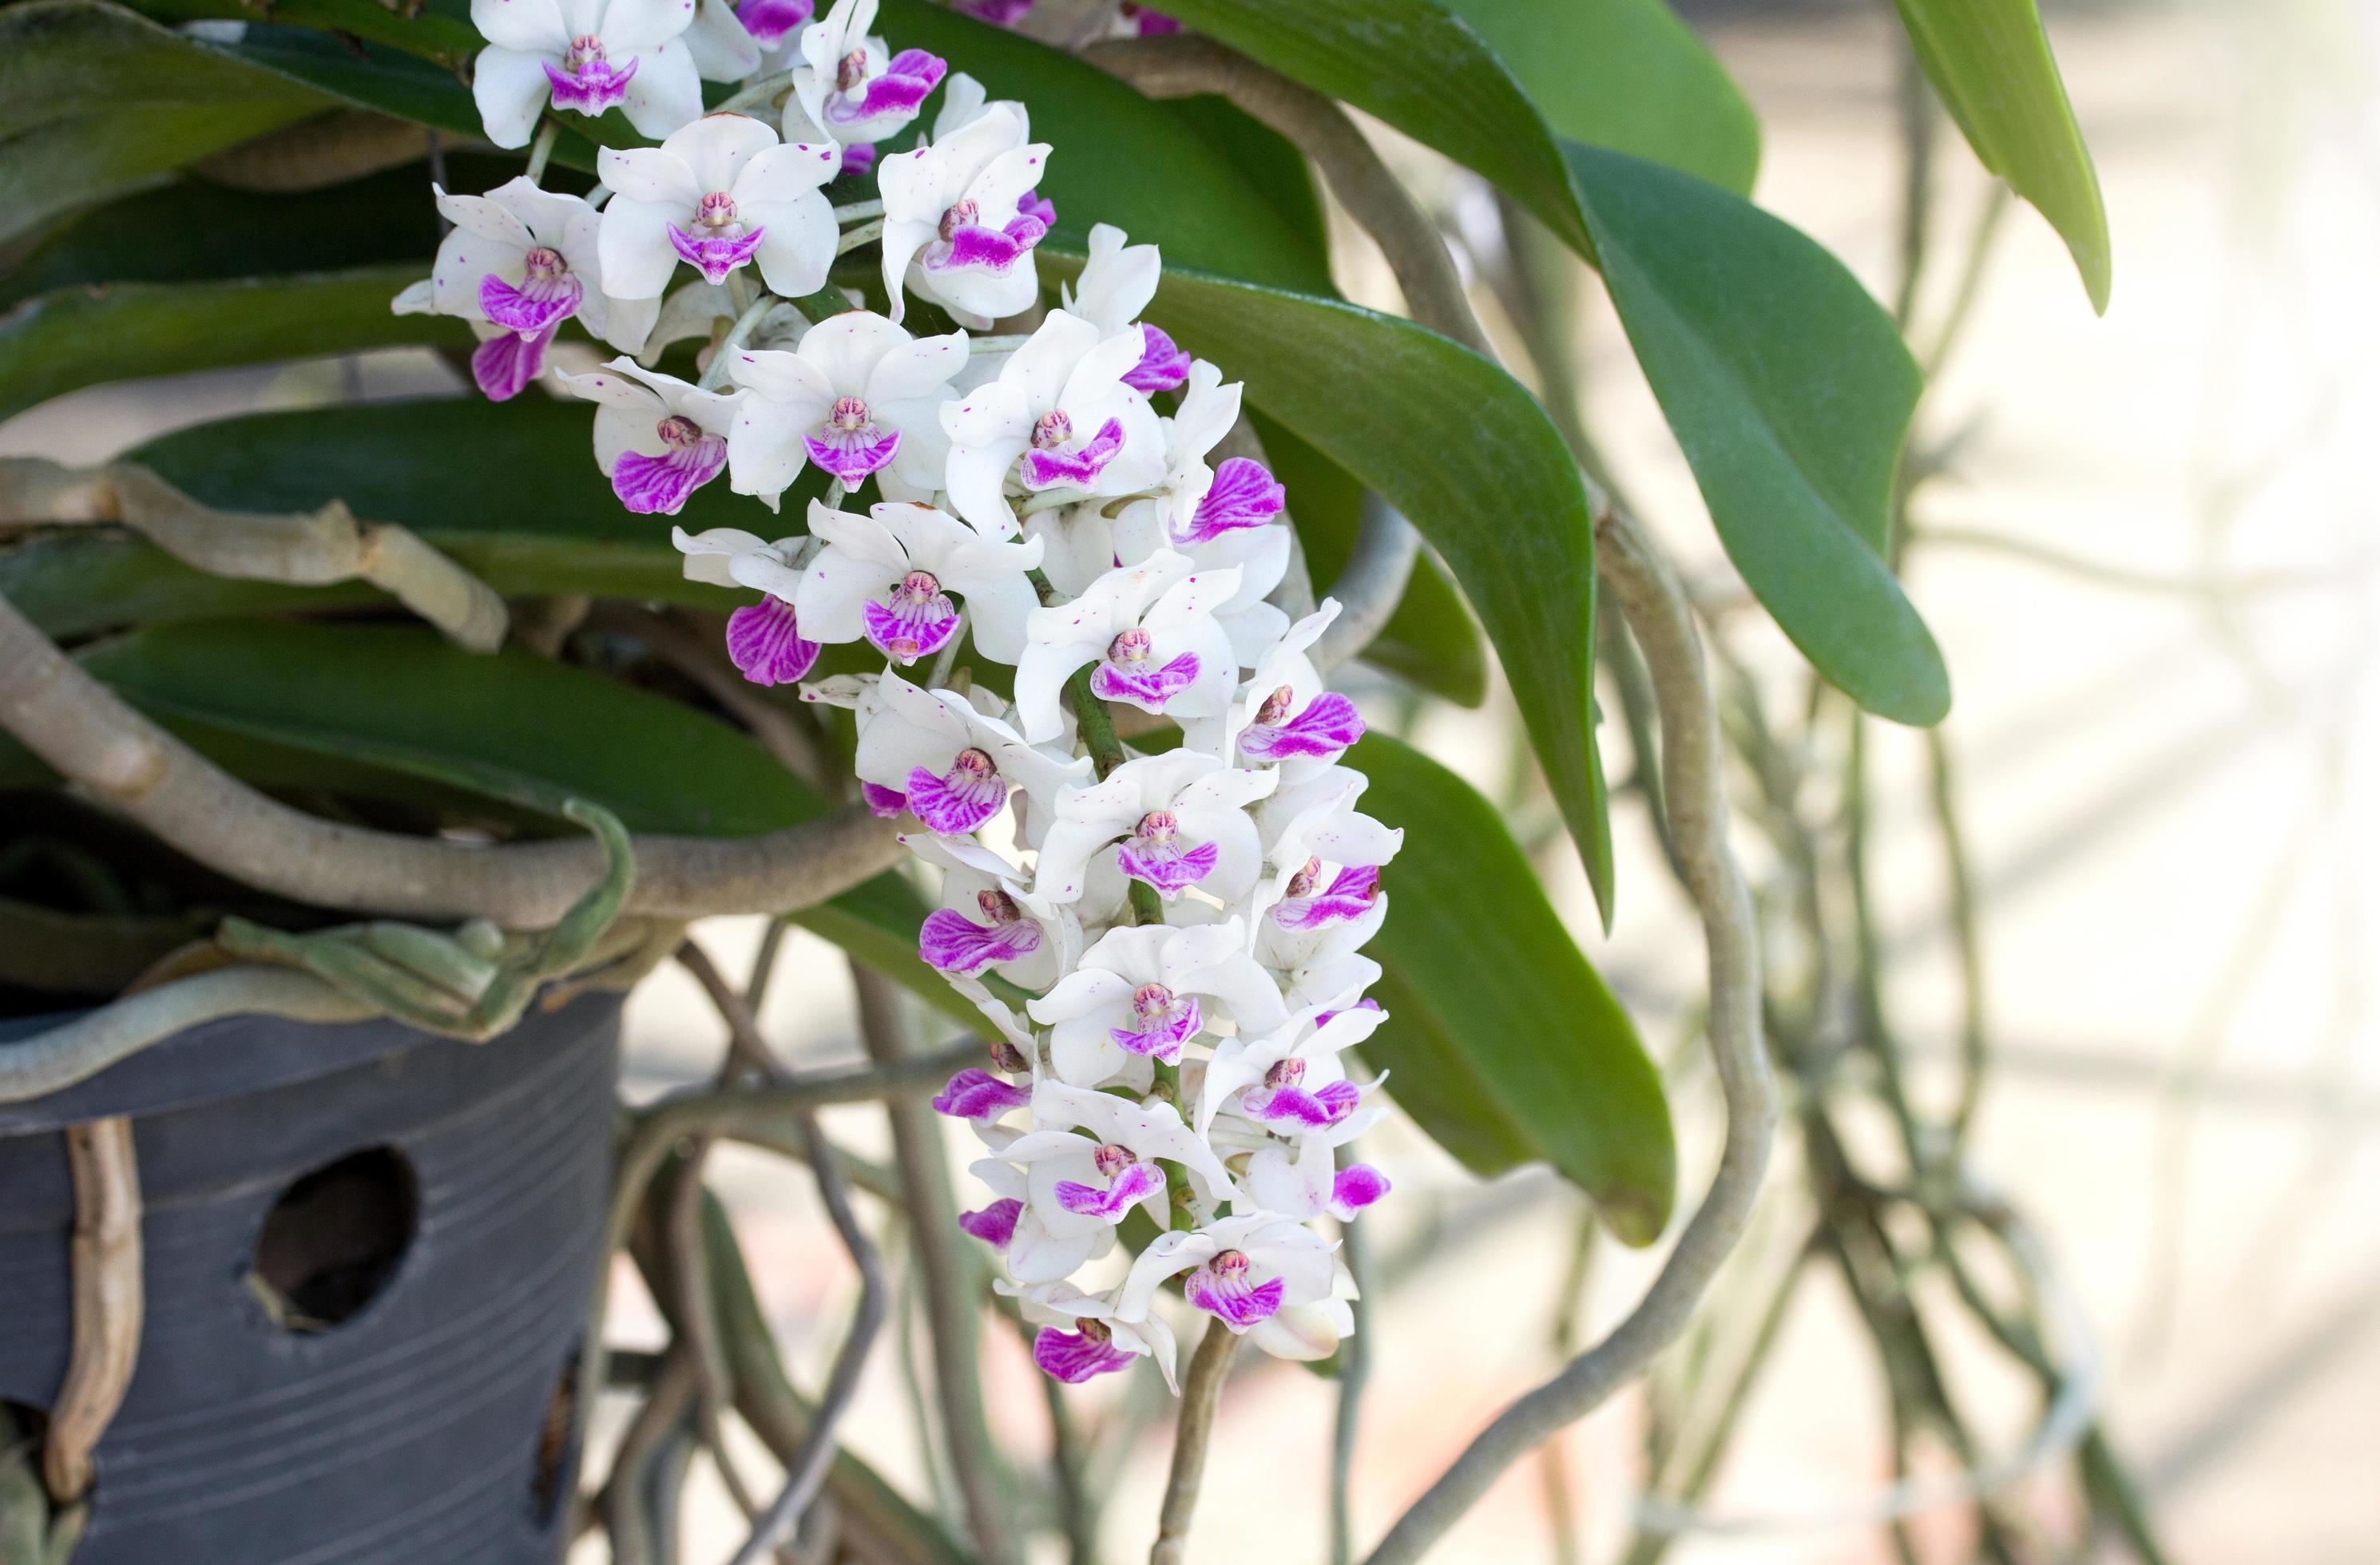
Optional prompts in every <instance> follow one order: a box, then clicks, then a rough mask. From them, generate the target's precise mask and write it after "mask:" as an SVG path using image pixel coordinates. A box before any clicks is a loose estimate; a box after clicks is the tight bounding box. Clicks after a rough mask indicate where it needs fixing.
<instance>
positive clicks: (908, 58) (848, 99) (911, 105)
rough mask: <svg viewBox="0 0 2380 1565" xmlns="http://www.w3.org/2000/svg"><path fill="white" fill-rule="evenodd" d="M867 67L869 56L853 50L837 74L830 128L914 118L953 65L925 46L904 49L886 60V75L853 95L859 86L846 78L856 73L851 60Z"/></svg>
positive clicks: (829, 110) (830, 106)
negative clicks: (919, 106) (864, 122)
mask: <svg viewBox="0 0 2380 1565" xmlns="http://www.w3.org/2000/svg"><path fill="white" fill-rule="evenodd" d="M853 58H856V59H857V60H858V61H859V62H860V67H859V68H860V69H861V70H862V71H864V70H865V69H866V68H867V60H868V56H867V55H864V54H860V53H859V52H858V51H856V50H855V51H853V53H852V55H850V56H846V57H845V59H844V67H846V68H845V69H840V70H838V71H837V72H836V74H835V85H836V91H835V93H834V95H833V96H832V97H831V98H829V99H828V100H827V104H826V118H827V124H828V126H829V127H834V126H838V125H858V124H860V123H862V122H863V121H866V120H871V119H883V118H891V117H893V116H896V115H897V116H898V117H900V118H901V119H904V120H907V119H913V118H915V117H916V116H917V105H918V104H920V103H924V102H925V101H926V99H927V96H928V95H929V94H930V93H931V92H932V91H933V90H934V89H935V88H937V87H939V86H941V80H942V73H943V72H945V71H947V70H948V69H949V68H950V67H949V66H947V65H945V64H944V63H943V62H942V60H941V58H940V57H939V56H937V55H929V54H928V53H926V51H924V50H923V49H904V50H902V51H901V52H900V53H899V54H897V55H893V56H892V59H890V60H888V61H887V62H885V66H884V74H883V75H882V76H880V77H877V78H876V79H873V80H870V81H868V83H867V85H866V86H865V87H864V88H862V89H861V91H860V94H859V96H858V98H856V99H854V98H853V97H852V96H851V92H852V89H854V88H856V87H859V86H860V83H859V81H858V80H856V79H846V78H848V77H852V76H854V75H855V73H853V72H851V71H849V70H848V68H847V67H849V66H850V64H851V60H852V59H853Z"/></svg>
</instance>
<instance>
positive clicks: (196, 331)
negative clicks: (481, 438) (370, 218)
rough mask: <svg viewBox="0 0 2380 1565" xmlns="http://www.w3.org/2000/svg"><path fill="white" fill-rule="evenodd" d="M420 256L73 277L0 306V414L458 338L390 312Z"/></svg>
mask: <svg viewBox="0 0 2380 1565" xmlns="http://www.w3.org/2000/svg"><path fill="white" fill-rule="evenodd" d="M421 275H422V268H421V267H419V265H408V266H376V267H364V268H359V269H358V270H354V271H347V272H319V273H297V274H294V275H291V276H286V277H266V278H257V277H242V278H234V279H228V280H225V281H222V282H212V283H178V284H158V283H125V284H112V285H105V286H102V287H71V288H60V289H55V290H52V291H51V292H49V293H45V294H37V295H35V296H33V297H30V298H26V299H20V300H18V303H17V304H16V305H15V306H14V307H13V308H12V309H9V310H8V312H7V313H6V314H5V315H0V418H6V417H7V416H8V415H10V414H12V413H18V412H21V411H23V410H24V409H25V408H28V407H30V406H33V405H35V404H36V403H40V402H46V401H47V400H49V399H50V398H51V397H54V396H62V395H64V394H66V393H67V392H70V391H77V390H79V389H81V388H82V387H84V386H91V385H98V384H101V383H103V382H108V381H128V380H135V379H138V378H140V377H141V376H145V375H178V374H182V373H185V372H186V371H188V370H218V369H222V368H225V366H228V365H234V364H257V363H262V362H265V361H268V360H271V359H276V358H310V357H314V356H318V355H323V354H335V353H351V352H354V351H355V350H357V349H358V348H367V347H386V346H391V345H394V344H399V343H446V344H452V345H455V346H468V345H469V343H470V340H471V337H470V333H469V332H468V330H466V329H465V328H464V326H463V324H462V322H460V321H446V320H440V319H438V318H436V317H433V316H427V315H393V314H391V313H390V312H389V308H388V302H389V300H390V299H392V298H394V297H396V294H397V291H398V290H399V289H401V288H403V287H405V286H406V285H407V284H409V283H413V282H417V281H419V279H420V277H421Z"/></svg>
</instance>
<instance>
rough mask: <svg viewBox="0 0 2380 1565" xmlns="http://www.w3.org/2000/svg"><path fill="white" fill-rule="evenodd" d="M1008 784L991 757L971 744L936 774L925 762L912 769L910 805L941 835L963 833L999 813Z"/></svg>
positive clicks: (960, 834)
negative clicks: (1001, 777) (949, 766)
mask: <svg viewBox="0 0 2380 1565" xmlns="http://www.w3.org/2000/svg"><path fill="white" fill-rule="evenodd" d="M1007 799H1008V784H1007V783H1005V782H1002V781H1001V780H1000V769H999V768H998V767H996V766H994V765H993V764H992V760H991V758H990V756H988V755H986V754H985V753H984V752H983V751H981V750H978V749H976V748H974V747H973V746H969V747H968V748H966V749H964V750H961V751H960V752H959V753H958V758H956V759H955V760H953V761H952V762H951V769H950V770H948V771H946V772H944V773H942V774H941V776H939V777H937V776H935V775H934V774H933V773H932V772H930V771H928V770H926V769H925V768H924V767H922V766H917V767H911V768H910V769H909V809H910V812H911V813H912V814H914V815H916V816H917V819H919V820H921V821H923V822H925V825H926V830H928V831H932V832H934V833H936V834H937V835H939V836H944V837H964V836H966V835H968V834H969V833H971V832H973V831H976V830H977V829H978V828H980V827H981V826H982V825H983V823H984V822H985V821H987V820H990V819H991V818H992V817H993V816H995V815H998V814H999V813H1000V807H1001V806H1002V804H1004V803H1006V802H1007Z"/></svg>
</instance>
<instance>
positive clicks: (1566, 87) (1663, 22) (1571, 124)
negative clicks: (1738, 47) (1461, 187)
mask: <svg viewBox="0 0 2380 1565" xmlns="http://www.w3.org/2000/svg"><path fill="white" fill-rule="evenodd" d="M1440 3H1441V4H1442V5H1444V6H1445V7H1446V8H1447V9H1448V10H1450V11H1451V12H1453V13H1454V14H1455V15H1456V16H1458V17H1461V18H1463V20H1464V21H1466V22H1469V23H1470V24H1471V26H1472V28H1473V30H1475V31H1476V32H1477V33H1478V34H1479V36H1480V37H1481V38H1482V39H1483V40H1485V41H1486V42H1487V44H1488V47H1489V48H1491V49H1493V50H1494V51H1495V52H1496V54H1497V55H1498V57H1499V58H1500V59H1502V60H1503V62H1504V63H1505V64H1506V65H1507V66H1510V67H1512V74H1513V75H1514V76H1516V77H1518V78H1519V79H1520V82H1521V85H1522V86H1523V87H1524V88H1525V89H1527V91H1528V94H1529V97H1530V98H1531V100H1532V101H1534V102H1535V103H1536V105H1537V108H1538V110H1539V112H1540V113H1542V114H1543V115H1545V117H1546V123H1547V124H1548V125H1549V126H1551V127H1553V129H1554V131H1555V133H1556V134H1557V135H1560V136H1566V137H1568V138H1569V139H1570V140H1573V141H1584V142H1585V143H1587V144H1588V145H1589V146H1595V147H1609V148H1612V149H1613V150H1614V151H1617V152H1631V153H1633V154H1634V155H1636V156H1637V157H1640V158H1650V159H1652V160H1653V161H1654V162H1655V163H1665V164H1669V165H1670V167H1671V168H1676V169H1682V170H1684V171H1685V172H1686V173H1688V174H1691V175H1694V176H1695V177H1697V178H1700V179H1707V180H1709V181H1710V182H1711V183H1712V184H1714V185H1723V186H1725V187H1727V188H1729V189H1730V190H1733V191H1735V192H1736V193H1737V194H1739V195H1749V194H1751V192H1752V179H1753V176H1754V175H1755V174H1757V173H1758V172H1759V170H1760V122H1759V120H1758V119H1756V118H1755V117H1754V115H1753V113H1752V105H1751V104H1749V103H1745V102H1744V101H1743V93H1742V92H1740V91H1737V90H1736V85H1735V83H1734V82H1733V81H1731V80H1730V79H1729V78H1728V74H1727V71H1726V69H1725V68H1724V67H1721V66H1720V65H1719V63H1718V59H1717V58H1716V57H1714V56H1713V55H1712V54H1711V52H1710V50H1709V49H1708V48H1706V47H1705V46H1704V44H1703V41H1702V40H1701V39H1699V38H1697V37H1695V36H1694V29H1692V28H1690V27H1688V26H1687V25H1686V24H1685V23H1684V22H1683V21H1682V20H1680V19H1679V18H1678V14H1677V13H1676V12H1675V11H1673V10H1671V9H1670V7H1669V6H1668V5H1667V4H1666V3H1665V0H1440Z"/></svg>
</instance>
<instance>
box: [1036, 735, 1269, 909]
mask: <svg viewBox="0 0 2380 1565" xmlns="http://www.w3.org/2000/svg"><path fill="white" fill-rule="evenodd" d="M1273 784H1274V776H1273V774H1272V773H1271V772H1269V771H1243V770H1233V769H1231V768H1227V767H1225V766H1224V765H1223V763H1222V762H1221V761H1220V760H1218V759H1216V758H1214V757H1212V756H1202V755H1199V754H1196V752H1193V751H1175V752H1174V753H1172V754H1171V755H1162V756H1149V757H1147V758H1143V759H1140V760H1132V761H1126V762H1125V763H1124V764H1123V765H1122V766H1120V767H1117V768H1116V769H1115V770H1114V771H1112V772H1111V773H1110V774H1109V775H1108V778H1107V780H1106V781H1105V782H1098V783H1094V784H1092V785H1091V786H1089V787H1087V788H1069V789H1066V790H1064V791H1062V793H1060V794H1059V795H1058V807H1057V819H1056V820H1055V821H1053V822H1052V823H1051V825H1050V831H1049V835H1048V836H1047V837H1045V838H1044V839H1043V840H1042V843H1041V856H1040V860H1039V862H1038V865H1037V866H1036V867H1035V872H1034V878H1033V889H1034V890H1035V892H1038V893H1039V894H1041V895H1043V896H1047V897H1050V899H1051V900H1053V901H1057V902H1074V901H1076V900H1078V899H1079V898H1080V897H1081V895H1082V888H1083V883H1084V879H1085V875H1086V871H1087V868H1088V867H1089V864H1090V860H1091V856H1092V855H1094V854H1097V853H1099V851H1100V850H1101V849H1103V848H1105V847H1107V846H1108V845H1109V844H1111V843H1121V844H1122V845H1121V846H1120V847H1118V849H1117V852H1116V867H1117V868H1118V869H1119V870H1121V871H1122V872H1123V875H1124V876H1125V877H1126V878H1127V879H1130V880H1142V881H1146V882H1147V884H1149V885H1151V886H1154V887H1155V888H1157V891H1158V893H1159V894H1160V896H1163V897H1165V898H1167V899H1168V900H1171V899H1172V898H1173V897H1175V896H1178V895H1180V894H1181V893H1182V892H1183V891H1184V890H1185V889H1186V888H1188V887H1191V886H1197V887H1199V888H1200V889H1201V890H1203V891H1205V892H1207V893H1208V895H1210V896H1212V897H1214V898H1216V899H1217V900H1218V901H1220V902H1222V903H1224V904H1232V903H1235V902H1237V901H1239V900H1240V898H1242V897H1244V896H1245V895H1247V893H1248V892H1249V890H1250V888H1252V887H1253V886H1254V885H1255V884H1256V880H1257V873H1258V870H1259V868H1260V855H1261V854H1262V849H1261V847H1260V846H1259V845H1258V840H1257V831H1256V826H1255V824H1254V823H1253V822H1252V821H1251V820H1250V819H1248V817H1247V814H1246V807H1247V806H1248V805H1250V804H1252V803H1254V802H1255V801H1256V800H1257V799H1259V798H1262V797H1263V796H1264V795H1267V794H1269V793H1270V792H1271V791H1272V788H1273Z"/></svg>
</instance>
